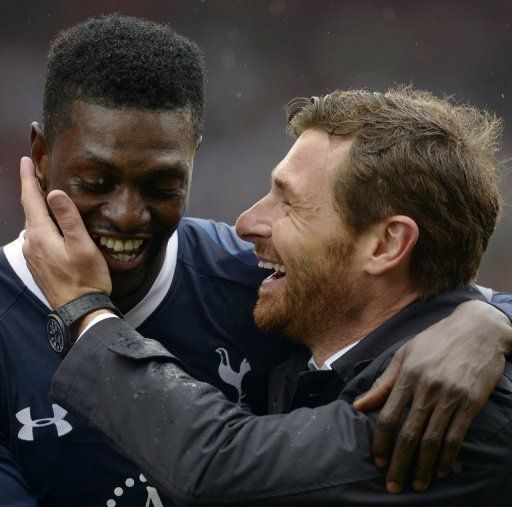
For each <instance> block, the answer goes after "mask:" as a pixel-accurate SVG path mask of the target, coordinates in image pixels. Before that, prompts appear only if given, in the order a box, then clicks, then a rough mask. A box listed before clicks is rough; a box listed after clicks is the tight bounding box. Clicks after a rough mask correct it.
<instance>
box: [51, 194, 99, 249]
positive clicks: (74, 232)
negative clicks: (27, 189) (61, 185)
mask: <svg viewBox="0 0 512 507" xmlns="http://www.w3.org/2000/svg"><path fill="white" fill-rule="evenodd" d="M46 200H47V202H48V205H49V206H50V209H51V210H52V212H53V216H54V217H55V220H56V221H57V223H58V224H59V227H60V230H61V231H62V235H63V236H64V242H65V243H66V245H67V246H68V247H70V246H71V247H72V246H73V245H76V244H77V243H81V244H83V242H84V241H85V242H89V241H92V240H91V238H90V236H89V234H88V232H87V229H86V228H85V225H84V223H83V221H82V217H81V216H80V213H79V212H78V209H77V207H76V206H75V203H74V202H73V201H72V200H71V199H70V198H69V196H68V195H67V194H66V193H65V192H63V191H62V190H53V191H52V192H50V193H49V194H48V197H47V198H46Z"/></svg>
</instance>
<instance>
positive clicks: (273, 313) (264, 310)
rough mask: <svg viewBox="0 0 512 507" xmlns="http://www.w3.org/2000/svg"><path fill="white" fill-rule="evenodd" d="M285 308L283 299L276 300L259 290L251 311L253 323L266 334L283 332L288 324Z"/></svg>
mask: <svg viewBox="0 0 512 507" xmlns="http://www.w3.org/2000/svg"><path fill="white" fill-rule="evenodd" d="M286 306H287V305H286V302H285V298H284V297H280V298H277V297H274V296H271V295H269V294H265V293H264V292H263V291H261V290H260V296H259V298H258V301H257V303H256V306H255V307H254V311H253V316H254V323H255V324H256V326H258V327H259V328H260V329H261V330H262V331H265V332H267V333H270V332H282V331H284V329H286V327H287V325H288V322H289V316H288V315H287V308H286Z"/></svg>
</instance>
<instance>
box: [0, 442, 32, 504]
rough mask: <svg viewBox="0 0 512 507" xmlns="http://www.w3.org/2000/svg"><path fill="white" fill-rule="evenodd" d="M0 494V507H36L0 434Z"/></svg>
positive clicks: (20, 472)
mask: <svg viewBox="0 0 512 507" xmlns="http://www.w3.org/2000/svg"><path fill="white" fill-rule="evenodd" d="M0 492H1V500H0V505H1V506H2V507H37V501H36V499H35V498H34V496H33V494H32V492H31V491H30V488H29V486H28V484H27V483H26V481H25V478H24V477H23V472H22V470H21V468H20V466H19V465H18V463H17V462H16V459H15V457H14V455H13V454H12V452H11V451H10V450H9V449H8V448H7V445H6V443H5V440H4V438H3V436H2V435H1V434H0Z"/></svg>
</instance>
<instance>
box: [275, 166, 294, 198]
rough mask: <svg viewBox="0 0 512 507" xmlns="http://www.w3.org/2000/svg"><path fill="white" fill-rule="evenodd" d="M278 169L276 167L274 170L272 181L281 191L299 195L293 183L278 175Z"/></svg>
mask: <svg viewBox="0 0 512 507" xmlns="http://www.w3.org/2000/svg"><path fill="white" fill-rule="evenodd" d="M275 173H276V170H275V169H274V170H273V171H272V174H271V175H270V176H271V181H272V183H273V184H274V185H275V186H276V187H277V188H278V189H279V190H281V192H283V193H286V194H288V195H290V196H291V197H298V194H297V192H296V191H295V190H294V188H293V187H292V185H291V184H290V182H289V181H288V180H285V179H283V178H280V177H279V176H276V174H275Z"/></svg>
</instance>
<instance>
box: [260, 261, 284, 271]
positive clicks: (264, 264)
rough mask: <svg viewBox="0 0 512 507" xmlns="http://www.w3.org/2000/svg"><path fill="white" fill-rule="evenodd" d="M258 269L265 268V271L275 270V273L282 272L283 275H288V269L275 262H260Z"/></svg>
mask: <svg viewBox="0 0 512 507" xmlns="http://www.w3.org/2000/svg"><path fill="white" fill-rule="evenodd" d="M258 267H259V268H264V269H273V270H274V271H280V272H281V273H286V269H285V267H284V266H283V265H282V264H276V263H274V262H265V261H259V262H258Z"/></svg>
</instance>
